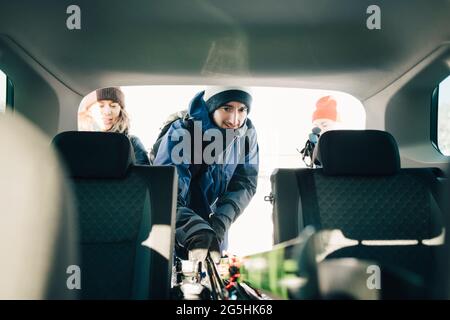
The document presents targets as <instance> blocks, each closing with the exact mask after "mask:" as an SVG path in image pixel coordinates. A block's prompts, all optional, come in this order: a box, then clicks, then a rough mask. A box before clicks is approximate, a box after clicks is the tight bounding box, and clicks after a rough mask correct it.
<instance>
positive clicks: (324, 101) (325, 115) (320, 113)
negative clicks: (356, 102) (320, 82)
mask: <svg viewBox="0 0 450 320" xmlns="http://www.w3.org/2000/svg"><path fill="white" fill-rule="evenodd" d="M336 105H337V103H336V100H334V99H333V98H332V97H331V96H325V97H322V98H320V99H319V100H318V101H317V102H316V111H314V113H313V116H312V121H315V120H317V119H330V120H333V121H336V120H337V111H336Z"/></svg>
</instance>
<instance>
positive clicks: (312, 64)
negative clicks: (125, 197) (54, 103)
mask: <svg viewBox="0 0 450 320" xmlns="http://www.w3.org/2000/svg"><path fill="white" fill-rule="evenodd" d="M371 4H373V3H372V1H368V0H361V1H358V2H354V1H350V0H344V1H340V2H339V4H337V3H336V1H333V0H321V1H317V0H288V1H285V2H283V3H280V2H276V1H269V0H258V1H255V0H250V1H245V2H241V1H238V0H230V1H227V2H223V1H217V0H214V1H208V2H206V1H194V2H190V3H187V2H186V1H182V0H169V1H145V0H136V1H133V3H132V4H130V3H127V2H123V1H120V0H112V1H108V2H101V1H99V2H93V1H87V0H81V1H78V2H77V5H78V6H79V7H80V9H81V23H82V28H81V30H72V31H70V30H68V29H67V28H66V27H65V19H66V18H67V17H68V14H66V6H67V3H64V2H52V1H49V2H47V3H45V2H41V1H40V2H36V1H31V0H26V1H15V2H5V3H2V5H1V6H2V10H0V33H2V34H4V35H7V36H8V37H10V38H11V39H13V40H14V41H15V42H17V43H18V44H19V45H20V46H21V47H22V48H23V49H24V50H26V52H27V53H28V54H29V55H30V56H32V57H33V58H34V59H35V60H36V61H38V62H39V63H40V64H41V65H42V66H44V67H45V68H46V69H47V70H48V71H49V72H50V73H52V74H53V75H54V76H55V77H56V78H58V79H59V80H60V81H61V82H63V83H64V84H66V85H67V86H68V87H70V88H71V89H72V90H74V91H75V92H78V93H80V94H82V95H84V94H87V93H89V92H90V91H92V90H93V89H96V88H99V87H104V86H110V85H152V84H219V83H220V84H223V83H228V82H229V81H231V80H232V81H233V83H239V84H246V85H248V84H251V85H258V86H281V87H302V88H317V89H333V90H340V91H344V92H347V93H350V94H352V95H354V96H355V97H357V98H359V99H360V100H365V99H366V98H368V97H370V96H372V95H374V94H376V93H377V92H379V91H380V90H382V89H383V88H385V87H386V86H388V85H389V84H390V83H392V82H393V81H395V80H396V79H397V78H399V77H400V76H401V75H402V74H404V73H405V72H406V71H407V70H409V69H411V68H412V67H413V66H415V65H416V64H417V63H418V62H419V61H421V60H422V59H424V58H425V57H426V56H428V55H429V54H430V53H431V52H433V51H434V50H435V49H436V48H438V47H439V46H440V45H442V44H443V43H445V42H446V41H448V40H450V24H448V17H449V16H450V2H448V1H444V0H436V1H433V2H431V1H426V0H418V1H414V2H411V1H408V0H397V1H380V2H379V6H380V9H381V30H368V29H367V28H366V26H365V23H366V19H367V17H368V14H367V13H366V9H367V7H368V6H369V5H371ZM25 9H26V10H25ZM11 12H14V14H11ZM402 19H403V20H404V22H403V23H399V22H400V21H402ZM24 22H26V23H24Z"/></svg>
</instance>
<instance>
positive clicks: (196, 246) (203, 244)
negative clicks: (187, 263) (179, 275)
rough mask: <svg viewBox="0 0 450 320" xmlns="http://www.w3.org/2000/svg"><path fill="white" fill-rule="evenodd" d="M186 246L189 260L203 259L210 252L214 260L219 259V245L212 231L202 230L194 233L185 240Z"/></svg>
mask: <svg viewBox="0 0 450 320" xmlns="http://www.w3.org/2000/svg"><path fill="white" fill-rule="evenodd" d="M186 247H187V249H188V251H189V260H192V261H193V260H195V261H204V260H205V259H206V256H207V255H208V251H209V252H210V253H211V258H212V259H213V261H214V262H216V261H219V260H220V256H221V255H220V246H219V242H218V239H217V237H216V234H215V233H214V232H212V231H208V230H202V231H199V232H197V233H195V234H194V235H193V236H192V237H191V238H189V239H188V240H187V243H186Z"/></svg>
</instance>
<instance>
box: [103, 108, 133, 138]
mask: <svg viewBox="0 0 450 320" xmlns="http://www.w3.org/2000/svg"><path fill="white" fill-rule="evenodd" d="M119 106H120V114H119V117H118V119H117V121H116V123H114V124H113V126H112V127H111V128H110V129H109V130H105V132H118V133H123V134H126V135H128V131H129V130H130V116H129V115H128V112H127V111H126V110H125V108H124V107H122V105H121V104H119Z"/></svg>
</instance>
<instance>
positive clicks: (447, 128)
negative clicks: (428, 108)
mask: <svg viewBox="0 0 450 320" xmlns="http://www.w3.org/2000/svg"><path fill="white" fill-rule="evenodd" d="M435 93H437V96H435V99H436V101H434V103H435V104H436V106H435V107H437V146H438V150H439V151H440V152H441V153H442V154H443V155H444V156H450V76H448V77H447V78H445V79H444V80H443V81H442V82H441V83H440V84H439V86H438V87H437V88H436V90H435Z"/></svg>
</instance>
